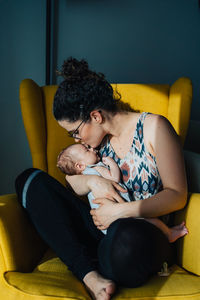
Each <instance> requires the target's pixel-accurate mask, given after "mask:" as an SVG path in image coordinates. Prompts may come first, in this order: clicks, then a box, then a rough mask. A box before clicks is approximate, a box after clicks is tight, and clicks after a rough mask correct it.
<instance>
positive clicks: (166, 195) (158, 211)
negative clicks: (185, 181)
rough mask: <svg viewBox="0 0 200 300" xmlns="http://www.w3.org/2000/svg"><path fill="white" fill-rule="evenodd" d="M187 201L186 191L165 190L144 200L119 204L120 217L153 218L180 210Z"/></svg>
mask: <svg viewBox="0 0 200 300" xmlns="http://www.w3.org/2000/svg"><path fill="white" fill-rule="evenodd" d="M186 201H187V191H182V192H177V191H175V190H171V189H165V190H163V191H161V192H159V193H158V194H156V195H154V196H152V197H150V198H148V199H144V200H138V201H132V202H126V203H123V204H119V205H120V207H119V210H120V217H121V218H123V217H124V218H128V217H143V218H154V217H158V216H163V215H166V214H169V213H171V212H173V211H176V210H179V209H182V208H183V207H184V206H185V204H186Z"/></svg>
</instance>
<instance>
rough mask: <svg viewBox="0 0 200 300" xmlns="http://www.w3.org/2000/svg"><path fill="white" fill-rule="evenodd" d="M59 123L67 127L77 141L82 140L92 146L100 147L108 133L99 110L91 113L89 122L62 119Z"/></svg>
mask: <svg viewBox="0 0 200 300" xmlns="http://www.w3.org/2000/svg"><path fill="white" fill-rule="evenodd" d="M58 124H59V125H60V126H61V127H63V128H64V129H66V130H67V131H68V132H69V133H70V135H73V137H74V139H75V142H79V141H81V142H82V143H84V144H86V145H89V146H90V147H92V148H96V147H98V146H99V145H100V143H101V141H102V140H103V138H104V136H105V135H106V132H105V131H104V129H103V125H102V116H101V114H100V113H99V112H96V114H91V118H90V120H89V121H88V122H83V121H82V120H78V121H76V122H69V121H67V120H62V121H58ZM77 128H78V129H77Z"/></svg>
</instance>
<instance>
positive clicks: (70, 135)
mask: <svg viewBox="0 0 200 300" xmlns="http://www.w3.org/2000/svg"><path fill="white" fill-rule="evenodd" d="M84 122H86V121H85V120H82V121H81V123H80V124H79V125H78V127H77V128H76V129H75V130H73V131H72V132H70V131H69V132H68V136H69V137H71V138H74V139H79V140H81V138H79V137H77V134H79V132H78V130H79V128H80V127H81V125H82V124H83V123H84Z"/></svg>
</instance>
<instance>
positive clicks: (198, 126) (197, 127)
mask: <svg viewBox="0 0 200 300" xmlns="http://www.w3.org/2000/svg"><path fill="white" fill-rule="evenodd" d="M199 134H200V121H193V120H191V121H190V123H189V127H188V133H187V136H186V140H185V144H184V149H185V150H188V151H192V152H196V153H199V154H200V138H199V137H200V135H199Z"/></svg>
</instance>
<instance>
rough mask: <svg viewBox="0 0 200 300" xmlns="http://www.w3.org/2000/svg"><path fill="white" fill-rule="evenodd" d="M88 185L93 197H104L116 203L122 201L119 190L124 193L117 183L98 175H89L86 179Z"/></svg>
mask: <svg viewBox="0 0 200 300" xmlns="http://www.w3.org/2000/svg"><path fill="white" fill-rule="evenodd" d="M88 187H89V189H90V190H91V192H92V193H93V195H94V198H95V199H97V198H102V199H103V198H106V199H108V200H112V201H114V202H118V203H124V200H123V199H122V198H121V197H120V195H119V192H122V193H126V192H127V191H126V190H125V189H123V188H122V187H121V186H120V185H119V184H118V183H116V182H114V181H112V180H109V179H105V178H103V177H100V176H94V175H93V176H91V177H90V178H89V180H88Z"/></svg>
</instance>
